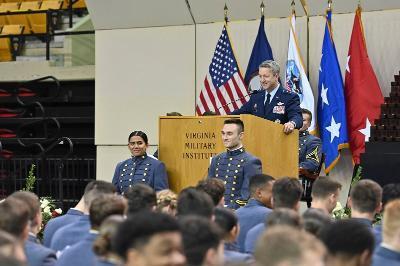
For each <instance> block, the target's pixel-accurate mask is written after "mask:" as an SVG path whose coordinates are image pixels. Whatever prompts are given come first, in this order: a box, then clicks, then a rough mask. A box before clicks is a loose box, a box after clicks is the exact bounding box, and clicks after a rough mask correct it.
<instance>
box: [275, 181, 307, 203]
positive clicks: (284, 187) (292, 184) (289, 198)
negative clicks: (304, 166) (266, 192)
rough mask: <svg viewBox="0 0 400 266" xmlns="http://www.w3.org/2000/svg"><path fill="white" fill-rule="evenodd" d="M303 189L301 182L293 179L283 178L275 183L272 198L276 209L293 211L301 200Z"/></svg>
mask: <svg viewBox="0 0 400 266" xmlns="http://www.w3.org/2000/svg"><path fill="white" fill-rule="evenodd" d="M302 194H303V187H302V186H301V184H300V181H299V180H298V179H296V178H293V177H283V178H280V179H278V180H277V181H275V182H274V185H273V186H272V197H273V200H274V208H289V209H292V208H293V207H294V206H295V205H296V204H297V203H298V202H299V201H300V198H301V195H302Z"/></svg>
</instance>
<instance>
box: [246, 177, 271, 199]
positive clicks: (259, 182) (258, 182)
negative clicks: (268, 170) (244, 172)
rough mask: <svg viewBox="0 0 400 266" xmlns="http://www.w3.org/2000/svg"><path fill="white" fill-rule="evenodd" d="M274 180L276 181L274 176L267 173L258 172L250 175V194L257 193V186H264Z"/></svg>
mask: <svg viewBox="0 0 400 266" xmlns="http://www.w3.org/2000/svg"><path fill="white" fill-rule="evenodd" d="M272 181H274V178H273V177H272V176H270V175H265V174H257V175H254V176H252V177H250V182H249V190H250V195H251V196H253V195H254V194H255V193H256V190H257V188H262V187H264V186H265V185H266V184H267V183H269V182H272ZM271 184H272V183H271Z"/></svg>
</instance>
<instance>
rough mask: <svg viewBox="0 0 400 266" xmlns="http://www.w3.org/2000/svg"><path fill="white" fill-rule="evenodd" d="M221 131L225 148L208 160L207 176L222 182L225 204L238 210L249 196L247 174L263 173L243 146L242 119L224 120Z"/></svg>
mask: <svg viewBox="0 0 400 266" xmlns="http://www.w3.org/2000/svg"><path fill="white" fill-rule="evenodd" d="M221 133H222V140H223V143H224V146H225V148H226V149H227V151H226V152H223V153H220V154H218V155H216V156H214V157H213V158H212V159H211V164H210V168H209V169H208V177H209V178H211V177H215V178H218V179H221V180H222V181H223V182H224V184H225V189H226V190H225V195H224V198H225V205H226V206H227V207H229V208H231V209H237V208H239V207H240V206H244V205H245V204H246V202H247V200H248V198H249V181H250V177H252V176H254V175H256V174H261V173H262V167H261V161H260V159H258V158H257V157H254V156H253V155H251V154H250V153H248V152H246V151H245V149H244V147H243V144H242V139H243V136H244V124H243V121H242V120H240V119H228V120H225V121H224V126H223V128H222V131H221Z"/></svg>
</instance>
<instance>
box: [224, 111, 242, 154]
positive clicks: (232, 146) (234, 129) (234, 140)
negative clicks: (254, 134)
mask: <svg viewBox="0 0 400 266" xmlns="http://www.w3.org/2000/svg"><path fill="white" fill-rule="evenodd" d="M221 135H222V140H223V142H224V146H225V148H227V149H228V150H236V149H238V148H240V147H241V146H242V139H243V135H244V124H243V121H242V120H240V119H237V118H234V119H227V120H225V121H224V127H223V128H222V130H221Z"/></svg>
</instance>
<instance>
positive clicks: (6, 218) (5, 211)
mask: <svg viewBox="0 0 400 266" xmlns="http://www.w3.org/2000/svg"><path fill="white" fill-rule="evenodd" d="M0 213H1V215H0V229H1V230H4V231H6V232H8V233H10V234H11V235H13V236H15V237H17V238H20V237H21V236H22V234H23V233H24V230H25V228H26V226H27V225H28V222H29V214H30V213H29V209H28V206H26V204H25V203H24V202H22V201H21V200H18V199H15V198H7V199H5V200H4V201H2V202H1V203H0Z"/></svg>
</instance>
